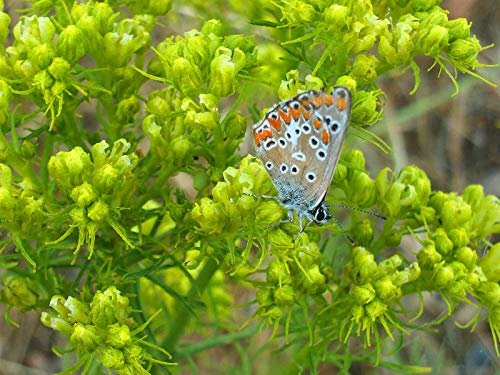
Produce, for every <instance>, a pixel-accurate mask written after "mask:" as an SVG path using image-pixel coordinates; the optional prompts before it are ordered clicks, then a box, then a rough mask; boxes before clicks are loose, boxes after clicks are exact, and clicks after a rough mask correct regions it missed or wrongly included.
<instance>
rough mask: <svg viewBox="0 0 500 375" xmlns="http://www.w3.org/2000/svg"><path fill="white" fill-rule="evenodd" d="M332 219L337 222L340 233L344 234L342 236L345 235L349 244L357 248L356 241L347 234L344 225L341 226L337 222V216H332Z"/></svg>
mask: <svg viewBox="0 0 500 375" xmlns="http://www.w3.org/2000/svg"><path fill="white" fill-rule="evenodd" d="M330 218H331V219H332V220H333V221H334V222H335V224H337V227H338V228H339V229H340V231H341V232H342V234H343V235H344V237H345V238H346V240H347V241H349V243H350V244H351V245H352V246H356V242H354V240H353V239H352V237H351V236H349V234H347V232H346V231H345V229H344V228H342V225H340V222H339V221H338V220H337V218H336V217H335V216H333V215H332V216H330Z"/></svg>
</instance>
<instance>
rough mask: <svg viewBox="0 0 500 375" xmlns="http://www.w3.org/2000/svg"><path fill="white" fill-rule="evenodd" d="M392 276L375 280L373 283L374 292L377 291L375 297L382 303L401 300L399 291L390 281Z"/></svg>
mask: <svg viewBox="0 0 500 375" xmlns="http://www.w3.org/2000/svg"><path fill="white" fill-rule="evenodd" d="M390 277H392V275H390V276H386V277H383V278H381V279H380V280H377V281H376V282H375V285H374V287H375V290H376V291H377V296H378V297H379V298H380V299H382V300H383V301H387V302H390V301H394V300H397V299H399V298H401V294H402V293H401V289H399V288H398V287H397V286H396V285H394V283H393V281H392V280H391V278H390Z"/></svg>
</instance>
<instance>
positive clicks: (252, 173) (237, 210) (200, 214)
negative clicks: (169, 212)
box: [191, 156, 282, 237]
mask: <svg viewBox="0 0 500 375" xmlns="http://www.w3.org/2000/svg"><path fill="white" fill-rule="evenodd" d="M223 178H224V181H221V182H219V183H218V184H217V185H216V186H215V187H214V188H213V191H212V193H213V198H212V199H211V198H208V197H204V198H202V199H200V201H199V202H197V203H195V205H194V207H193V210H192V212H191V217H192V219H193V220H194V221H195V223H196V225H197V230H198V231H199V232H200V233H203V234H204V235H217V236H226V235H229V236H231V237H235V234H236V233H238V232H240V231H248V229H247V228H251V229H250V230H251V231H252V232H254V233H256V231H260V230H262V229H263V228H265V227H266V226H268V225H270V224H274V223H275V222H277V221H279V220H280V218H281V216H282V209H281V207H280V205H279V204H278V202H277V201H275V200H273V199H268V200H263V201H262V202H260V203H257V202H256V200H255V198H253V197H251V196H250V194H265V193H268V192H269V191H271V190H272V189H273V187H272V183H271V180H270V179H269V176H268V174H267V172H266V171H265V169H264V168H263V166H262V164H261V163H260V162H257V161H256V160H255V159H254V158H252V157H250V156H248V157H246V158H244V159H243V160H242V161H241V163H240V166H239V168H238V169H236V168H233V167H229V168H228V169H226V170H225V171H224V173H223ZM246 227H247V228H246ZM257 233H258V232H257Z"/></svg>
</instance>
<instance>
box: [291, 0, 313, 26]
mask: <svg viewBox="0 0 500 375" xmlns="http://www.w3.org/2000/svg"><path fill="white" fill-rule="evenodd" d="M283 17H284V18H285V19H287V20H288V22H289V24H292V25H310V24H312V23H314V21H316V20H317V19H318V17H319V16H318V14H317V12H316V10H315V9H314V7H313V6H312V5H311V4H307V3H306V2H304V1H300V0H296V1H294V2H293V4H290V6H286V8H283Z"/></svg>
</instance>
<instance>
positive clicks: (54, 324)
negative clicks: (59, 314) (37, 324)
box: [40, 311, 74, 336]
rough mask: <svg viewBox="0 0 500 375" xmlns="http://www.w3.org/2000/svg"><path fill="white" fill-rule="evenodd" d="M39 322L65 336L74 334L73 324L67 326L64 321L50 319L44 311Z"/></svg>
mask: <svg viewBox="0 0 500 375" xmlns="http://www.w3.org/2000/svg"><path fill="white" fill-rule="evenodd" d="M40 321H41V322H42V324H43V325H45V326H46V327H49V328H52V329H53V330H55V331H59V332H61V333H62V334H63V335H65V336H70V335H71V334H72V333H73V332H74V327H73V324H69V323H68V322H67V321H65V320H64V319H61V318H55V317H52V316H50V315H49V314H48V313H47V312H45V311H44V312H42V316H41V317H40Z"/></svg>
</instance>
